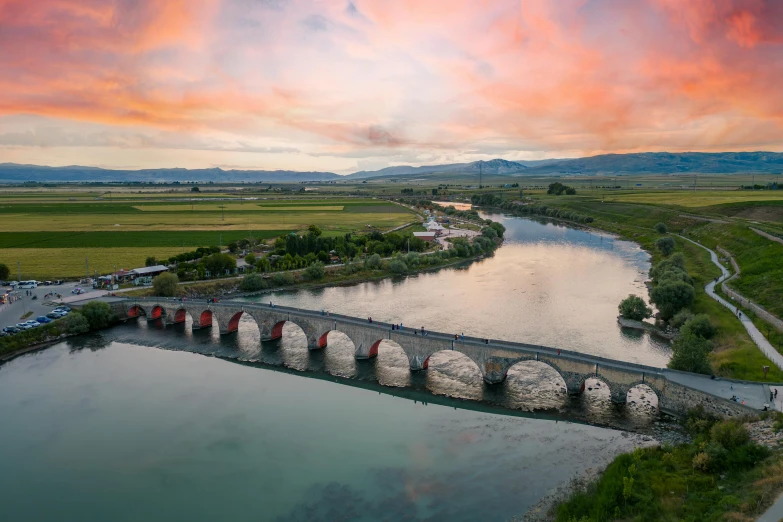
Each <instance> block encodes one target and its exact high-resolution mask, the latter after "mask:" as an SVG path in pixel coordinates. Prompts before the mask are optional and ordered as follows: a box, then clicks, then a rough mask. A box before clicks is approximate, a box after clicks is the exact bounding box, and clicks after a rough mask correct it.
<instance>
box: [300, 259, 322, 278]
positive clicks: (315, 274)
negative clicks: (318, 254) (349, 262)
mask: <svg viewBox="0 0 783 522" xmlns="http://www.w3.org/2000/svg"><path fill="white" fill-rule="evenodd" d="M304 273H305V277H307V279H311V280H313V281H317V280H318V279H323V277H324V276H325V275H326V269H324V264H323V263H322V262H320V261H316V262H314V263H312V264H310V266H308V267H307V268H305V271H304Z"/></svg>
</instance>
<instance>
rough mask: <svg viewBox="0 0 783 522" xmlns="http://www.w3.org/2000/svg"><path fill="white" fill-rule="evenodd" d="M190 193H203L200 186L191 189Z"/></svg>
mask: <svg viewBox="0 0 783 522" xmlns="http://www.w3.org/2000/svg"><path fill="white" fill-rule="evenodd" d="M190 191H191V192H201V189H200V188H198V186H195V187H193V188H192V189H190Z"/></svg>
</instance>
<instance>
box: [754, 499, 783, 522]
mask: <svg viewBox="0 0 783 522" xmlns="http://www.w3.org/2000/svg"><path fill="white" fill-rule="evenodd" d="M781 521H783V496H780V497H778V499H777V500H776V501H775V503H774V504H772V505H771V506H770V507H769V509H768V510H767V511H765V512H764V514H763V515H761V516H760V517H759V518H758V519H757V520H756V522H781Z"/></svg>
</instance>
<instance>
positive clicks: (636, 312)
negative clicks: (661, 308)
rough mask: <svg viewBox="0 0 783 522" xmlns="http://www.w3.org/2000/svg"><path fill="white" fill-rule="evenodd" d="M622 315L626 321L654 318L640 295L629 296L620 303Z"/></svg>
mask: <svg viewBox="0 0 783 522" xmlns="http://www.w3.org/2000/svg"><path fill="white" fill-rule="evenodd" d="M618 308H619V309H620V315H622V316H623V317H624V318H626V319H633V320H634V321H642V320H644V319H647V318H648V317H651V316H652V309H651V308H650V307H649V306H647V303H645V302H644V299H642V298H641V297H639V296H638V295H629V296H628V297H626V298H625V299H623V300H622V301H621V302H620V306H618Z"/></svg>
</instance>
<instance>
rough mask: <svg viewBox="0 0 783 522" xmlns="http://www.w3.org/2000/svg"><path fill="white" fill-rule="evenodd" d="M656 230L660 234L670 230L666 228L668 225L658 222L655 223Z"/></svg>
mask: <svg viewBox="0 0 783 522" xmlns="http://www.w3.org/2000/svg"><path fill="white" fill-rule="evenodd" d="M655 231H656V232H658V233H659V234H665V233H666V232H668V229H667V228H666V225H665V224H664V223H656V224H655Z"/></svg>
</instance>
